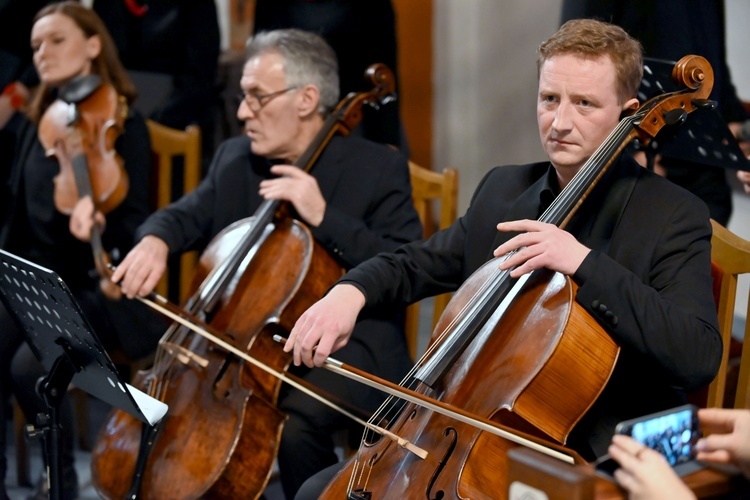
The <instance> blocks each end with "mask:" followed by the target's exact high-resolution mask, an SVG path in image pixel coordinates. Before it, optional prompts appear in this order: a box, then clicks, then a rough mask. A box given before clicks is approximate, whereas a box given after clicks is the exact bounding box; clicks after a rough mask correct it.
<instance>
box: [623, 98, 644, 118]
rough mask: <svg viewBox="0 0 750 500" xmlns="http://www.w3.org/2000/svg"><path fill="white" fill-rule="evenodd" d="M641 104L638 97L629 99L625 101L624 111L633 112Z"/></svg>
mask: <svg viewBox="0 0 750 500" xmlns="http://www.w3.org/2000/svg"><path fill="white" fill-rule="evenodd" d="M640 106H641V104H640V103H639V102H638V99H636V98H635V97H633V98H632V99H628V100H627V101H626V102H625V105H624V106H623V107H622V111H623V112H624V113H627V114H633V113H634V112H635V111H637V110H638V108H639V107H640Z"/></svg>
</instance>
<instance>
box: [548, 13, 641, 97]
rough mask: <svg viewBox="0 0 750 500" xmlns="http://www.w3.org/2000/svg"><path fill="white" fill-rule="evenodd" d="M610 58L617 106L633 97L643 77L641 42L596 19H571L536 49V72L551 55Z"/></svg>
mask: <svg viewBox="0 0 750 500" xmlns="http://www.w3.org/2000/svg"><path fill="white" fill-rule="evenodd" d="M562 54H576V55H579V56H581V57H592V58H595V57H600V56H603V55H606V56H609V57H610V59H611V60H612V62H613V63H614V65H615V70H616V72H617V87H618V91H617V97H618V99H619V102H620V103H623V102H625V101H627V100H628V99H631V98H633V97H635V96H636V94H637V92H638V87H639V86H640V84H641V79H642V78H643V49H642V48H641V44H640V42H638V40H636V39H635V38H633V37H631V36H630V35H628V34H627V32H626V31H625V30H624V29H622V28H621V27H619V26H616V25H614V24H609V23H605V22H603V21H598V20H595V19H572V20H570V21H568V22H566V23H565V24H563V25H562V26H561V27H560V29H559V30H557V32H556V33H555V34H554V35H552V37H550V38H549V39H548V40H547V41H546V42H544V43H542V44H541V45H540V46H539V57H538V59H537V71H538V72H540V71H541V68H542V64H544V62H545V61H547V60H549V59H551V58H552V57H554V56H558V55H562Z"/></svg>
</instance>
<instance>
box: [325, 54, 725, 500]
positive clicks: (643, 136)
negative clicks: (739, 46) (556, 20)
mask: <svg viewBox="0 0 750 500" xmlns="http://www.w3.org/2000/svg"><path fill="white" fill-rule="evenodd" d="M674 75H675V78H676V79H677V80H678V81H679V82H680V83H683V84H685V85H686V86H687V87H689V89H696V90H695V91H694V92H691V91H684V92H678V93H674V94H668V95H664V96H659V97H657V98H655V99H653V100H651V101H649V102H648V103H646V104H645V105H644V106H643V107H642V108H641V109H640V110H639V111H637V112H636V113H635V114H633V115H632V116H629V117H626V118H624V119H623V120H622V121H621V122H620V124H619V125H618V126H617V127H616V128H615V130H614V131H613V132H612V133H611V134H610V135H609V137H608V138H607V139H606V140H605V142H604V143H603V144H602V146H601V147H600V148H599V149H598V150H597V151H596V152H595V153H594V155H592V157H591V159H590V160H589V161H587V162H586V164H585V165H584V166H583V167H582V168H581V170H580V171H579V172H578V174H577V175H576V176H575V177H574V179H573V180H572V181H571V182H570V183H569V184H568V185H567V186H566V187H565V189H563V191H562V192H561V194H560V195H559V196H558V197H557V198H556V200H555V201H554V202H553V204H552V205H551V206H550V209H549V210H548V211H546V212H545V213H544V214H543V216H542V217H541V218H540V220H541V221H543V222H546V223H551V224H555V225H558V226H560V227H565V226H566V225H567V223H568V221H569V220H570V218H571V217H572V216H573V214H574V213H575V212H576V210H577V208H578V207H579V206H580V204H581V203H582V202H583V200H585V199H586V198H587V197H588V195H589V194H590V193H591V191H592V189H593V188H594V187H595V185H596V183H597V181H598V179H599V178H600V177H601V176H602V175H603V173H604V172H605V170H606V169H607V168H609V166H610V165H611V164H612V162H613V161H614V160H615V159H616V158H617V157H618V156H619V153H620V152H621V151H622V149H623V148H624V147H625V146H626V145H627V144H628V143H629V142H631V141H632V140H634V139H636V138H638V139H640V140H642V141H648V140H650V138H653V137H654V135H656V133H657V132H658V131H659V130H660V129H661V127H662V126H664V125H665V124H667V123H670V124H674V123H678V122H679V121H680V120H682V119H684V117H685V116H686V114H687V113H689V112H690V111H692V110H694V109H696V108H697V107H699V106H706V105H709V102H708V101H706V100H705V99H706V97H707V96H708V94H709V93H710V90H711V86H712V82H713V78H712V72H711V68H710V66H709V65H708V63H707V62H706V61H705V59H703V58H700V57H696V56H688V57H686V58H683V59H682V60H681V61H680V62H679V63H678V64H677V66H676V67H675V71H674ZM574 297H575V293H574V287H573V285H572V283H571V281H570V280H569V279H568V278H566V277H564V276H562V275H560V274H556V273H551V272H549V271H546V270H538V271H535V272H533V273H531V274H528V275H526V276H525V277H523V278H519V279H518V280H517V281H516V280H513V279H511V278H510V277H509V272H507V271H500V270H498V261H497V260H494V259H493V260H492V261H490V262H488V263H487V264H486V265H484V266H483V267H481V268H480V269H479V270H478V271H477V272H475V273H474V274H473V275H472V276H471V277H470V278H469V279H468V280H467V281H466V282H465V283H464V284H463V285H462V286H461V288H460V289H459V290H458V292H457V293H456V295H455V296H454V298H453V299H452V300H451V303H450V304H449V305H448V308H447V309H446V312H445V314H444V315H443V317H442V318H441V320H440V322H439V324H438V326H437V328H436V330H435V333H434V334H433V343H432V345H431V347H430V349H429V350H428V353H427V354H426V355H425V357H423V358H422V359H421V360H420V361H419V362H418V363H417V365H416V367H415V369H414V370H413V372H412V373H411V374H410V375H409V376H408V377H407V379H406V382H405V384H404V385H406V386H407V387H409V388H410V389H412V390H415V391H417V392H420V393H423V394H425V395H429V396H430V397H432V398H434V399H437V400H440V401H441V402H443V403H446V404H449V405H452V406H455V407H458V408H461V409H462V410H464V411H467V412H469V413H472V414H474V415H476V416H477V420H479V419H486V420H490V421H493V422H496V423H498V424H500V425H502V426H508V427H511V428H514V429H518V430H519V431H523V432H524V433H527V434H532V435H535V436H538V437H541V438H543V439H544V440H547V441H548V442H549V443H550V444H551V445H553V444H554V445H559V444H565V443H566V441H567V439H568V436H569V434H570V432H571V430H572V429H573V427H574V426H575V424H576V423H577V422H578V421H579V419H580V418H582V417H583V415H584V414H585V413H586V411H587V410H588V408H589V407H590V405H592V404H593V403H594V401H595V400H596V398H597V396H598V394H599V393H600V392H601V391H602V390H603V388H604V386H605V385H606V383H607V380H608V377H609V374H610V373H611V371H612V369H613V368H614V363H615V361H616V359H617V351H618V346H617V345H616V344H615V343H614V342H613V340H612V339H611V338H610V337H609V336H608V335H607V334H606V332H604V331H603V330H602V329H601V327H600V326H599V325H598V323H596V322H595V321H593V320H592V318H590V317H589V316H588V314H587V313H585V311H584V310H582V309H581V308H579V306H578V305H577V304H576V303H575V300H574ZM373 418H374V419H375V420H376V421H378V422H380V423H381V424H382V425H385V423H386V422H387V424H388V428H389V429H390V430H392V431H393V432H394V433H396V434H398V435H399V436H401V437H402V438H403V439H405V440H407V441H409V442H410V443H413V444H414V445H415V446H418V447H419V448H421V449H424V450H425V451H427V452H428V453H429V455H428V457H427V459H425V460H421V459H419V458H418V457H416V456H414V455H413V454H409V453H406V452H404V451H403V450H401V449H399V448H398V447H396V446H393V445H392V443H389V442H386V441H385V440H379V439H376V438H372V437H371V436H370V435H369V434H366V436H365V439H364V440H363V442H362V444H361V446H360V449H359V451H358V453H357V454H356V455H355V456H354V457H352V459H350V461H349V462H348V463H347V465H346V467H345V468H344V470H342V471H341V472H340V473H339V474H338V475H337V476H336V477H335V478H334V480H333V481H332V482H331V483H330V484H329V486H328V487H327V489H326V490H325V491H324V493H323V495H322V496H323V498H335V499H341V498H350V499H380V498H421V497H425V498H441V499H442V498H506V497H507V494H508V487H509V485H508V484H507V451H508V449H509V448H510V447H512V446H516V444H515V443H513V442H511V441H509V440H507V439H504V438H502V437H497V436H496V435H493V434H490V433H488V432H486V431H483V430H480V429H479V428H478V426H475V425H466V424H465V423H464V422H463V421H461V422H456V421H455V420H454V419H449V418H446V417H444V416H443V414H442V413H436V412H433V411H431V410H428V409H426V408H424V407H421V406H420V405H418V404H414V403H408V404H401V405H398V404H393V403H391V404H390V405H385V406H384V407H383V411H382V412H379V413H378V414H376V415H375V416H374V417H373ZM570 455H571V457H573V458H574V459H579V458H578V457H576V455H575V453H573V452H571V454H570Z"/></svg>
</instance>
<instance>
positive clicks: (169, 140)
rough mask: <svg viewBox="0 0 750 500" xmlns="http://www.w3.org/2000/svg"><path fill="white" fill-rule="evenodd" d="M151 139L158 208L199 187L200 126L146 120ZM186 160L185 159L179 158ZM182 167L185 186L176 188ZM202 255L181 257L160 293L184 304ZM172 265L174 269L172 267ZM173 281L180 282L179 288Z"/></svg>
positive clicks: (158, 290) (192, 254)
mask: <svg viewBox="0 0 750 500" xmlns="http://www.w3.org/2000/svg"><path fill="white" fill-rule="evenodd" d="M146 124H147V125H148V132H149V136H150V138H151V151H152V153H153V157H154V167H155V175H156V196H155V200H154V209H159V208H163V207H165V206H167V205H169V204H170V203H171V202H173V201H175V200H176V199H177V198H179V197H181V196H182V195H185V194H187V193H189V192H190V191H192V190H193V189H195V188H196V187H197V186H198V183H199V182H200V177H201V131H200V128H199V127H198V126H197V125H189V126H188V127H187V128H186V129H185V130H178V129H174V128H171V127H167V126H166V125H162V124H160V123H157V122H155V121H153V120H151V119H149V120H146ZM176 159H182V161H175V160H176ZM178 168H182V176H181V178H182V183H181V189H180V187H179V184H178V187H175V184H176V183H175V179H176V178H177V179H179V178H180V176H178V175H175V173H176V172H175V170H176V169H178ZM197 259H198V255H197V253H196V252H188V253H185V254H183V255H182V256H181V257H180V262H179V267H177V266H169V268H168V269H167V271H166V273H165V274H164V276H163V277H162V279H161V281H159V284H158V285H157V287H156V291H157V293H158V294H160V295H162V296H164V297H168V298H170V299H171V300H177V301H179V302H180V303H182V302H183V301H185V300H186V299H187V297H188V293H189V291H190V290H189V289H190V282H191V278H192V275H193V269H194V268H195V264H196V261H197ZM170 268H171V269H170ZM170 271H171V272H172V273H173V274H174V273H175V272H177V273H178V274H179V277H178V279H175V278H174V277H172V278H170ZM172 283H176V285H174V286H176V288H177V289H176V290H174V289H173V288H174V286H172V285H171V284H172Z"/></svg>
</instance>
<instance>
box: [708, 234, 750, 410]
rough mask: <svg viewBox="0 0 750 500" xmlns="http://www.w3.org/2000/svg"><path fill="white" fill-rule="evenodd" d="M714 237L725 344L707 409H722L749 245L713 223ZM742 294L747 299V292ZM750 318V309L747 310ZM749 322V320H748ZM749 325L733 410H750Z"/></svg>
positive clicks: (749, 266) (748, 263)
mask: <svg viewBox="0 0 750 500" xmlns="http://www.w3.org/2000/svg"><path fill="white" fill-rule="evenodd" d="M711 225H712V226H713V237H712V238H711V260H712V262H713V265H714V281H715V284H716V285H718V290H719V293H718V301H717V312H718V315H719V331H720V332H721V338H722V341H723V343H724V351H723V354H722V357H721V365H720V366H719V373H718V374H717V375H716V378H715V379H714V381H713V382H711V385H710V386H709V389H708V400H707V402H706V406H708V407H717V408H721V407H722V406H724V398H725V395H726V390H727V380H728V377H727V374H728V372H729V364H730V345H731V344H732V326H733V320H734V311H735V302H736V299H737V293H738V290H737V277H738V276H739V275H740V274H746V273H750V241H747V240H745V239H743V238H740V237H739V236H737V235H736V234H734V233H732V232H731V231H729V230H728V229H727V228H725V227H724V226H722V225H721V224H719V223H718V222H716V221H714V220H711ZM740 293H743V294H745V295H746V296H747V295H748V290H741V291H740ZM748 316H750V307H748ZM749 319H750V318H749ZM749 379H750V321H748V322H747V323H746V324H745V332H744V341H743V342H742V355H741V357H740V367H739V378H738V380H737V390H736V392H735V398H734V407H735V408H750V385H749V384H748V382H749Z"/></svg>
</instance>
